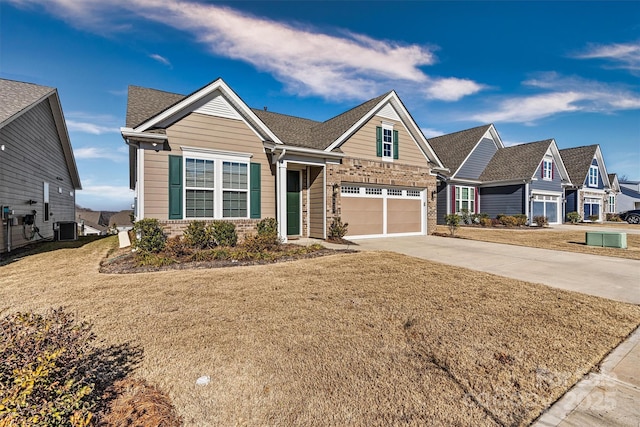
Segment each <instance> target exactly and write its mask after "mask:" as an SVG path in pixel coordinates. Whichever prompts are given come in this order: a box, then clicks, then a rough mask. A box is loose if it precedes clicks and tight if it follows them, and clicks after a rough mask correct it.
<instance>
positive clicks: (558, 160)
mask: <svg viewBox="0 0 640 427" xmlns="http://www.w3.org/2000/svg"><path fill="white" fill-rule="evenodd" d="M549 149H550V150H551V153H552V154H553V160H554V162H555V164H556V167H557V168H558V170H559V171H560V176H561V177H562V184H563V185H573V184H572V183H571V178H570V177H569V172H568V171H567V168H566V166H565V165H564V162H563V161H562V156H561V155H560V150H559V149H558V144H556V140H555V139H553V138H552V139H551V145H550V146H549Z"/></svg>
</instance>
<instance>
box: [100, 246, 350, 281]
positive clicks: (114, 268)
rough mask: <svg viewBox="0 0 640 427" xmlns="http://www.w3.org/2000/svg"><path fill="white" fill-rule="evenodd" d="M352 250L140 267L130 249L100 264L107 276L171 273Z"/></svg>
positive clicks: (269, 262) (116, 253) (270, 262)
mask: <svg viewBox="0 0 640 427" xmlns="http://www.w3.org/2000/svg"><path fill="white" fill-rule="evenodd" d="M299 247H300V245H295V244H290V243H288V244H283V245H280V250H281V251H286V250H289V249H296V248H299ZM355 252H357V251H354V250H352V249H327V248H324V249H320V250H317V251H313V252H309V253H305V254H296V255H291V256H283V257H280V258H276V259H272V260H211V261H189V260H177V262H176V263H174V264H170V265H165V266H160V267H158V266H138V265H136V257H135V254H134V253H133V252H131V249H130V248H124V249H119V250H118V251H117V252H114V253H111V254H109V255H107V258H106V259H104V260H103V261H102V262H101V263H100V272H101V273H107V274H127V273H148V272H155V271H171V270H192V269H202V268H222V267H238V266H246V265H263V264H274V263H277V262H289V261H297V260H299V259H310V258H318V257H323V256H328V255H335V254H342V253H355Z"/></svg>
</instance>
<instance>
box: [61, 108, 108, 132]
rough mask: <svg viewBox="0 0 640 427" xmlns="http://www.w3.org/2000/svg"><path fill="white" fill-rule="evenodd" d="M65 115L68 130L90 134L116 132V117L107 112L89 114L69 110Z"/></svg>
mask: <svg viewBox="0 0 640 427" xmlns="http://www.w3.org/2000/svg"><path fill="white" fill-rule="evenodd" d="M65 115H66V122H67V129H68V130H69V131H70V132H82V133H89V134H92V135H102V134H104V133H118V132H120V128H119V127H118V125H117V124H118V119H116V118H115V117H114V116H111V115H108V114H91V113H85V112H82V111H71V112H69V113H67V114H65Z"/></svg>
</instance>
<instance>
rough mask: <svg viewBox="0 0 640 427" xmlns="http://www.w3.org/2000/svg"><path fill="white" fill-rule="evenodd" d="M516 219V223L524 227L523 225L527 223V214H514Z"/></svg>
mask: <svg viewBox="0 0 640 427" xmlns="http://www.w3.org/2000/svg"><path fill="white" fill-rule="evenodd" d="M513 217H514V218H515V219H516V225H517V226H519V227H522V226H523V225H527V220H528V219H529V218H527V216H526V215H525V214H518V215H514V216H513Z"/></svg>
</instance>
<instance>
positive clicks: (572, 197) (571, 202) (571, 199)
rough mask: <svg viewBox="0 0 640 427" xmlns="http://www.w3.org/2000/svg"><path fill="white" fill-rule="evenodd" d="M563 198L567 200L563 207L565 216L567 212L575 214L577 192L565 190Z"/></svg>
mask: <svg viewBox="0 0 640 427" xmlns="http://www.w3.org/2000/svg"><path fill="white" fill-rule="evenodd" d="M565 198H566V199H567V203H566V204H565V207H564V210H565V215H566V214H568V213H569V212H576V211H577V210H578V190H567V191H566V193H565Z"/></svg>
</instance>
